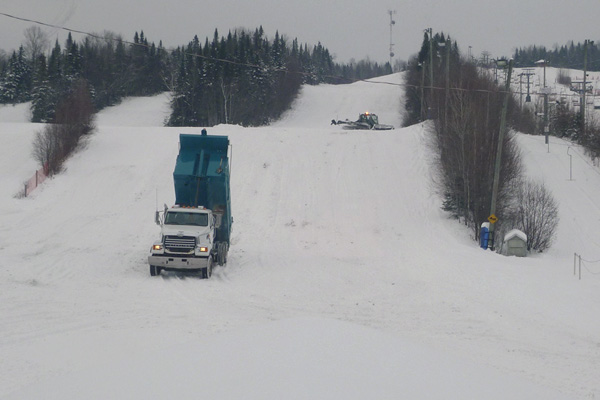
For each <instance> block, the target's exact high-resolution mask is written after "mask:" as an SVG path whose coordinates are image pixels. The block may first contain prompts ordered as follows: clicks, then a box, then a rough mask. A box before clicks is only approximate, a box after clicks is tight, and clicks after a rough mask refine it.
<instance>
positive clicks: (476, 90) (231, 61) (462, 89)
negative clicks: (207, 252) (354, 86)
mask: <svg viewBox="0 0 600 400" xmlns="http://www.w3.org/2000/svg"><path fill="white" fill-rule="evenodd" d="M0 15H2V16H5V17H7V18H12V19H16V20H19V21H24V22H30V23H33V24H37V25H42V26H46V27H49V28H53V29H59V30H63V31H66V32H72V33H78V34H81V35H85V36H89V37H93V38H96V39H100V40H105V41H114V42H121V43H124V44H128V45H131V46H139V47H144V48H148V49H150V48H152V46H151V45H148V44H145V43H140V42H138V43H135V42H131V41H128V40H123V39H120V38H115V37H111V36H101V35H98V34H95V33H91V32H86V31H82V30H79V29H73V28H68V27H65V26H59V25H55V24H49V23H46V22H42V21H37V20H34V19H30V18H24V17H19V16H16V15H11V14H7V13H4V12H0ZM157 49H158V50H159V51H161V50H162V51H165V52H166V49H164V48H163V47H157ZM182 54H185V55H189V56H192V57H197V58H201V59H204V60H207V61H213V62H223V63H227V64H231V65H237V66H243V67H250V68H257V69H261V70H269V69H270V70H272V71H274V72H286V73H293V74H299V75H304V76H310V75H311V74H310V73H308V72H302V71H290V70H288V69H287V68H285V67H282V68H272V67H266V66H264V65H257V64H251V63H246V62H238V61H233V60H228V59H224V58H218V57H211V56H205V55H202V54H197V53H190V52H187V51H183V52H182ZM322 77H323V78H330V79H336V80H344V81H347V82H349V83H355V82H365V83H370V84H380V85H393V86H398V87H403V88H416V89H420V88H421V87H422V88H423V89H427V90H431V91H433V90H446V88H445V87H437V86H432V85H429V86H421V85H411V84H407V83H396V82H385V81H372V80H370V79H372V78H368V79H353V78H346V77H343V76H340V75H322ZM449 89H450V91H455V92H456V91H458V92H474V93H497V94H503V93H505V90H504V89H501V88H498V89H497V90H490V89H464V88H458V87H453V88H449ZM512 93H514V94H523V93H521V92H520V91H512ZM566 96H578V95H574V94H567V95H566Z"/></svg>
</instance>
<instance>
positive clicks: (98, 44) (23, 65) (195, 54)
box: [0, 26, 391, 126]
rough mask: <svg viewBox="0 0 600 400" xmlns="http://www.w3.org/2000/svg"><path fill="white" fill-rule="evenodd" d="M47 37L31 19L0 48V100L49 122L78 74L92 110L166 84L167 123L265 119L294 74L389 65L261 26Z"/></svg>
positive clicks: (303, 78) (347, 78)
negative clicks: (172, 42) (172, 41)
mask: <svg viewBox="0 0 600 400" xmlns="http://www.w3.org/2000/svg"><path fill="white" fill-rule="evenodd" d="M48 48H50V46H48V39H47V37H45V36H44V34H43V32H42V31H41V29H39V28H38V27H36V26H32V27H30V28H28V29H27V30H26V31H25V40H24V43H23V45H21V46H20V47H19V49H18V50H15V51H13V52H12V53H11V54H8V53H6V52H3V51H0V104H16V103H22V102H28V101H31V102H32V106H31V111H32V122H54V121H55V118H56V110H57V109H59V108H60V106H61V102H64V101H65V99H67V98H68V96H69V94H70V93H72V92H73V91H74V90H75V89H76V88H80V86H81V82H85V84H86V85H87V87H88V89H89V93H90V97H91V99H92V104H93V106H94V108H95V110H100V109H102V108H104V107H106V106H110V105H114V104H117V103H119V102H120V101H121V99H123V98H124V97H127V96H147V95H152V94H156V93H160V92H164V91H169V92H171V93H172V94H173V101H172V114H171V116H170V118H169V119H168V121H166V123H167V124H168V125H172V126H212V125H216V124H220V123H229V124H240V125H244V126H256V125H264V124H267V123H269V122H270V121H272V120H274V119H276V118H278V117H279V116H280V115H281V113H282V112H283V111H285V110H286V109H287V108H288V107H289V106H290V104H291V102H292V101H293V99H294V98H295V97H296V95H297V94H298V91H299V89H300V86H301V85H302V84H319V83H331V84H338V83H348V82H352V81H355V80H359V79H368V78H371V77H375V76H381V75H385V74H389V73H391V67H390V65H389V63H386V64H384V65H380V64H378V63H375V62H371V61H369V60H365V61H359V62H353V63H349V64H338V63H336V62H334V60H333V57H332V56H331V54H330V52H329V50H328V49H327V48H325V47H324V46H322V45H321V44H320V43H318V44H316V45H313V46H309V45H308V44H300V43H298V40H297V39H294V40H289V39H287V38H286V37H284V36H283V35H279V33H278V32H277V33H276V34H275V37H274V38H272V39H271V38H268V37H267V36H266V35H265V33H264V31H263V29H262V27H259V28H256V29H255V30H254V31H249V30H244V29H237V30H234V31H229V32H228V34H227V35H226V36H220V35H219V33H218V31H217V30H215V32H214V35H213V37H212V38H206V39H205V40H204V42H201V41H200V39H199V38H198V37H197V36H195V37H194V38H193V39H192V40H191V41H190V42H189V43H188V44H187V45H182V46H178V47H176V48H174V49H165V48H164V47H163V46H162V43H161V42H160V41H159V42H158V45H157V44H155V42H153V41H150V40H149V39H148V37H147V36H146V35H145V34H144V32H143V31H140V32H139V33H138V32H136V33H135V35H134V38H133V41H127V40H124V39H123V38H122V37H121V36H120V35H117V34H115V33H111V32H104V33H103V34H102V35H96V34H89V35H87V36H85V38H84V39H83V40H82V41H80V42H78V41H76V40H74V39H73V37H72V36H71V34H69V36H68V38H67V40H66V41H65V43H64V44H62V45H61V44H60V43H58V41H56V42H55V43H54V45H53V47H51V48H50V50H49V51H48V50H47V49H48Z"/></svg>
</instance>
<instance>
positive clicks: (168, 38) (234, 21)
mask: <svg viewBox="0 0 600 400" xmlns="http://www.w3.org/2000/svg"><path fill="white" fill-rule="evenodd" d="M390 10H392V11H396V13H395V14H394V15H393V19H394V21H395V22H396V23H395V24H394V25H393V30H392V43H394V46H393V50H394V53H395V55H396V57H395V58H394V59H396V58H400V59H407V58H408V57H410V56H411V55H413V54H415V53H416V52H417V51H418V50H419V48H420V45H421V42H422V40H423V30H424V29H426V28H430V27H431V28H433V31H434V32H441V31H443V32H444V33H447V34H450V36H451V37H452V38H454V39H455V40H457V41H458V45H459V47H460V49H461V51H462V52H463V53H464V54H467V53H468V52H469V47H471V49H470V50H471V54H472V55H474V56H479V55H480V54H481V52H482V51H488V52H490V53H491V56H492V57H493V58H495V57H501V56H510V55H512V54H513V51H514V49H515V48H516V47H524V46H528V45H532V44H536V45H544V46H546V47H548V48H551V47H552V46H553V45H554V44H559V45H562V44H566V43H567V42H568V41H569V40H573V41H575V43H577V42H583V41H584V40H585V39H591V40H599V39H600V29H599V27H600V0H576V1H568V0H503V1H498V0H477V1H475V0H452V1H446V0H444V1H434V0H396V1H392V0H363V1H357V0H301V1H295V0H252V1H242V0H218V1H203V0H0V13H6V14H11V15H15V16H18V17H23V18H28V19H32V20H38V21H42V22H45V23H49V24H53V25H59V26H64V27H67V28H71V29H76V30H81V31H89V32H94V33H100V32H103V31H104V30H108V31H112V32H115V33H119V34H121V35H122V36H123V38H124V39H126V40H132V39H133V35H134V33H135V31H141V30H143V31H144V34H145V35H146V38H148V40H149V41H150V42H156V43H157V44H158V42H159V41H160V40H162V41H163V44H164V45H165V46H166V47H174V46H178V45H185V44H187V43H188V42H189V41H190V40H192V38H193V37H194V35H198V37H199V38H200V40H201V42H203V41H204V39H205V38H206V37H207V36H208V37H209V38H212V36H213V33H214V30H215V28H217V29H218V30H219V34H220V35H226V34H227V32H228V31H229V30H233V29H235V28H239V27H243V28H248V29H251V30H254V29H255V28H256V27H258V26H260V25H262V26H263V28H264V30H265V33H266V34H267V35H268V36H269V37H271V38H272V37H273V36H274V35H275V32H276V31H279V33H280V34H283V35H284V36H285V37H287V38H288V39H294V38H298V40H299V42H300V43H308V44H309V45H313V44H317V43H318V42H321V44H323V45H324V46H325V47H326V48H328V49H329V51H330V52H331V54H332V55H334V57H335V60H336V61H338V62H347V61H349V60H350V59H352V58H354V59H355V60H361V59H364V58H366V57H369V58H370V59H371V60H373V61H378V62H385V61H388V60H389V48H390V14H389V12H388V11H390ZM31 25H33V24H32V23H31V22H23V21H17V20H14V19H12V18H8V17H6V16H2V15H0V49H2V50H5V51H11V50H13V49H16V48H18V46H19V45H20V44H21V43H22V42H23V38H24V36H23V31H24V30H25V29H26V28H27V27H29V26H31ZM43 29H44V30H45V31H46V32H47V33H48V34H49V35H50V36H51V39H52V42H54V40H56V39H58V40H59V43H60V44H61V45H63V44H64V40H65V38H66V33H65V32H64V31H61V30H56V29H50V28H44V27H43ZM74 38H75V39H76V40H81V39H82V36H81V35H74Z"/></svg>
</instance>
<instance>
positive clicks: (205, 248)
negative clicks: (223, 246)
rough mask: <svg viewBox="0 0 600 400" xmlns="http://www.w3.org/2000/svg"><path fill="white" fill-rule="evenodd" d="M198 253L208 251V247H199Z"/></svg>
mask: <svg viewBox="0 0 600 400" xmlns="http://www.w3.org/2000/svg"><path fill="white" fill-rule="evenodd" d="M199 250H200V253H206V252H207V251H208V247H200V249H199Z"/></svg>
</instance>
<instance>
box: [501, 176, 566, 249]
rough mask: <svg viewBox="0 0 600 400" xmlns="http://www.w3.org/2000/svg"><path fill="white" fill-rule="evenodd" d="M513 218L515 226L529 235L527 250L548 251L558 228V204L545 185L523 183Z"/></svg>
mask: <svg viewBox="0 0 600 400" xmlns="http://www.w3.org/2000/svg"><path fill="white" fill-rule="evenodd" d="M513 213H514V214H513V216H512V218H511V220H512V222H513V223H514V226H516V227H517V228H518V229H520V230H522V231H523V232H525V234H526V235H527V248H528V249H530V250H535V251H538V252H543V251H544V250H547V249H548V248H549V247H550V245H551V244H552V241H553V240H554V236H555V234H556V228H557V227H558V222H559V217H558V203H557V202H556V200H554V197H553V196H552V194H551V193H550V192H549V191H548V189H547V188H546V186H544V184H543V183H539V182H535V181H533V180H525V181H522V182H521V183H520V185H519V188H518V190H517V196H516V198H515V204H514V210H513Z"/></svg>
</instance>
